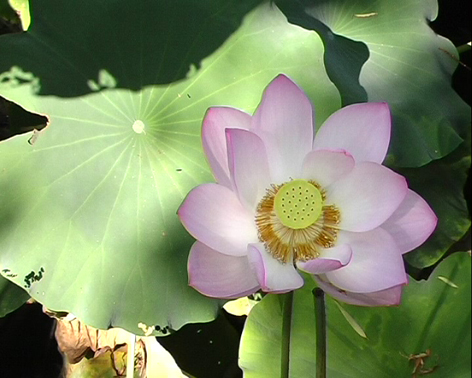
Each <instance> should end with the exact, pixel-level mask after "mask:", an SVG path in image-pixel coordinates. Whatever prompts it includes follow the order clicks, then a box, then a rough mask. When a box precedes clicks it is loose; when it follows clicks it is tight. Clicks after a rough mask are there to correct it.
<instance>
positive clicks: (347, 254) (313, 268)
mask: <svg viewBox="0 0 472 378" xmlns="http://www.w3.org/2000/svg"><path fill="white" fill-rule="evenodd" d="M351 257H352V250H351V247H350V246H349V245H347V244H342V245H337V246H335V247H333V248H328V249H323V250H322V251H321V254H320V257H318V258H316V259H313V260H309V261H306V262H297V267H298V268H299V269H301V270H303V271H305V272H308V273H311V274H323V273H326V272H329V271H331V270H336V269H339V268H341V267H343V266H346V265H347V264H349V261H351Z"/></svg>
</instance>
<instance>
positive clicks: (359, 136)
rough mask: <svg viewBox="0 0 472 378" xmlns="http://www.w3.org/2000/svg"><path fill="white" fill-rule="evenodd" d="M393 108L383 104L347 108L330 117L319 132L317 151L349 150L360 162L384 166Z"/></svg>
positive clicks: (371, 103)
mask: <svg viewBox="0 0 472 378" xmlns="http://www.w3.org/2000/svg"><path fill="white" fill-rule="evenodd" d="M390 129H391V115H390V109H389V107H388V105H387V104H386V103H383V102H377V103H376V102H368V103H363V104H354V105H350V106H346V107H345V108H342V109H340V110H338V111H337V112H336V113H334V114H333V115H331V116H330V117H329V118H328V119H327V120H326V121H325V123H323V125H322V126H321V127H320V130H319V131H318V132H317V134H316V137H315V141H314V143H313V148H314V149H315V150H336V149H341V150H346V151H347V152H349V153H350V154H351V155H352V156H354V159H355V160H356V162H357V163H360V162H362V161H372V162H375V163H379V164H380V163H382V162H383V160H384V159H385V155H386V154H387V150H388V145H389V143H390Z"/></svg>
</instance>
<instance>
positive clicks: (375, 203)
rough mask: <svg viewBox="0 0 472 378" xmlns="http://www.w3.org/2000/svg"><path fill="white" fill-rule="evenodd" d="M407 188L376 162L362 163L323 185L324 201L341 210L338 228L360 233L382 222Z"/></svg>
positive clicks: (390, 213)
mask: <svg viewBox="0 0 472 378" xmlns="http://www.w3.org/2000/svg"><path fill="white" fill-rule="evenodd" d="M407 190H408V186H407V183H406V180H405V178H404V177H402V176H400V175H398V174H396V173H395V172H393V171H392V170H390V169H388V168H386V167H384V166H382V165H380V164H377V163H370V162H364V163H361V164H357V165H356V166H355V167H354V169H353V170H352V171H351V172H350V173H349V174H348V175H346V176H345V177H343V178H342V179H340V180H338V181H336V182H334V183H333V184H332V185H330V186H329V187H328V188H326V192H327V203H330V204H334V205H335V206H336V207H337V208H338V209H339V211H340V212H341V223H340V224H339V227H340V228H341V229H343V230H347V231H356V232H363V231H369V230H372V229H374V228H375V227H378V226H380V225H381V224H382V223H383V222H385V221H386V220H387V219H388V218H389V217H390V216H391V215H392V214H393V212H394V211H395V210H397V208H398V207H399V206H400V204H401V203H402V201H403V199H404V198H405V196H406V193H407Z"/></svg>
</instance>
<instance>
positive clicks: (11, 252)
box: [0, 0, 340, 333]
mask: <svg viewBox="0 0 472 378" xmlns="http://www.w3.org/2000/svg"><path fill="white" fill-rule="evenodd" d="M256 3H257V2H254V1H242V2H241V1H230V2H225V3H224V4H225V5H224V6H221V4H222V3H221V2H220V1H206V2H195V1H190V0H188V1H180V2H176V3H174V2H164V1H162V2H158V1H142V2H139V3H136V4H134V3H131V2H129V1H117V2H114V3H113V5H112V4H111V3H109V2H106V1H105V2H97V1H91V0H90V1H87V2H85V1H84V2H81V6H80V7H76V6H75V5H73V4H72V3H69V2H62V1H53V0H43V1H37V2H35V3H34V4H32V9H31V15H32V23H31V26H30V29H29V31H28V32H27V33H24V34H20V35H8V36H2V37H1V38H0V49H2V51H3V50H4V49H7V50H8V51H10V53H9V54H8V55H4V54H0V93H1V94H2V95H3V96H5V97H7V98H8V99H10V100H12V101H15V102H16V103H18V104H20V105H21V106H23V107H24V108H26V109H28V110H30V111H33V112H37V113H40V114H44V115H46V116H47V117H48V119H49V125H48V126H47V127H46V128H45V129H43V130H42V131H40V132H39V133H38V132H35V133H29V134H24V135H19V136H16V137H13V138H11V139H9V140H6V141H4V142H2V143H1V144H0V209H1V211H0V236H1V238H0V267H1V268H2V269H9V271H11V272H12V273H14V274H15V275H16V276H15V277H14V278H10V279H11V280H12V281H14V282H15V283H16V284H18V285H19V286H21V287H23V288H24V289H25V290H27V291H28V292H29V293H30V294H31V296H33V297H34V298H36V299H37V300H38V301H40V302H41V303H44V304H45V305H46V306H47V307H48V308H50V309H52V310H65V311H69V312H72V313H73V314H75V315H77V316H78V317H80V318H81V319H82V320H83V321H84V322H85V323H87V324H89V325H92V326H94V327H97V328H106V327H108V326H109V325H114V326H119V327H123V328H126V329H128V330H130V331H133V332H136V333H142V330H141V329H140V328H139V327H138V324H140V323H143V324H145V325H147V326H149V327H152V326H156V327H155V328H156V329H157V330H161V331H162V330H164V331H165V332H164V333H166V332H167V331H168V329H169V328H172V329H177V328H179V327H181V326H182V325H183V324H185V323H187V322H197V321H209V320H211V319H212V318H213V317H214V316H215V311H216V309H217V305H218V303H217V302H216V301H214V300H211V299H208V298H205V297H203V296H201V295H200V294H198V293H197V292H196V291H194V290H193V289H190V288H189V287H188V286H187V273H186V259H187V255H188V251H189V248H190V245H191V243H192V239H191V238H190V236H188V235H187V234H186V233H185V232H184V229H183V227H182V226H181V225H180V222H179V220H178V218H177V216H176V211H177V209H178V206H179V205H180V203H181V201H182V199H183V198H184V196H185V195H186V194H187V193H188V191H189V190H190V189H191V188H193V187H194V186H196V185H198V184H199V183H202V182H205V181H212V180H213V179H212V177H211V174H210V172H209V169H208V167H207V164H206V161H205V159H204V157H203V154H202V151H201V142H200V127H201V120H202V118H203V116H204V114H205V111H206V109H207V108H208V107H209V106H212V105H231V106H236V107H240V108H242V109H245V110H247V111H251V112H252V111H253V110H254V108H255V106H256V105H257V103H258V102H259V100H260V96H261V93H262V90H263V88H264V87H265V86H266V85H267V83H268V82H269V81H270V80H271V79H272V78H273V77H275V76H276V75H277V74H278V73H280V72H285V73H286V74H288V75H290V76H292V77H293V78H294V80H296V81H297V82H300V83H301V84H302V85H303V87H304V89H305V90H306V92H307V93H308V94H309V95H310V97H311V99H312V100H313V102H314V103H315V104H316V106H317V113H316V117H317V120H318V123H319V122H321V121H322V120H324V119H325V118H326V117H327V116H328V115H329V114H331V113H332V112H333V111H334V110H335V109H336V108H338V107H339V106H340V100H339V95H338V92H337V90H336V88H335V87H334V85H332V84H331V82H330V81H329V79H328V77H327V76H326V74H325V72H324V67H323V65H322V62H321V61H320V60H319V59H318V56H320V55H321V53H322V43H321V40H320V39H319V37H318V36H317V35H316V34H314V33H313V32H309V31H306V30H303V29H301V28H299V27H297V26H293V25H290V24H288V23H287V22H286V19H285V17H284V16H283V15H282V14H281V13H280V11H278V10H277V9H276V8H274V7H270V6H269V5H263V6H262V7H259V8H256V9H253V8H254V7H255V6H256V5H257V4H256ZM197 15H198V16H197ZM202 20H203V21H202ZM98 30H100V32H99V33H98V32H97V31H98ZM233 32H234V33H233ZM232 33H233V34H232ZM295 54H303V55H304V56H305V57H307V58H306V59H303V60H297V59H294V56H295Z"/></svg>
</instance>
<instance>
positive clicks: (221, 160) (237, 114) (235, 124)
mask: <svg viewBox="0 0 472 378" xmlns="http://www.w3.org/2000/svg"><path fill="white" fill-rule="evenodd" d="M251 118H252V117H251V116H250V115H249V114H247V113H245V112H243V111H241V110H238V109H234V108H229V107H214V108H210V109H208V111H207V113H206V115H205V118H204V120H203V126H202V143H203V150H204V151H205V154H206V156H207V158H208V162H209V164H210V167H211V170H212V171H213V175H214V176H215V179H216V181H217V182H218V183H220V184H221V185H224V186H227V187H228V188H230V187H231V180H230V178H229V169H228V153H227V152H226V134H225V130H226V129H228V128H232V129H246V130H248V129H249V128H250V126H251Z"/></svg>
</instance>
